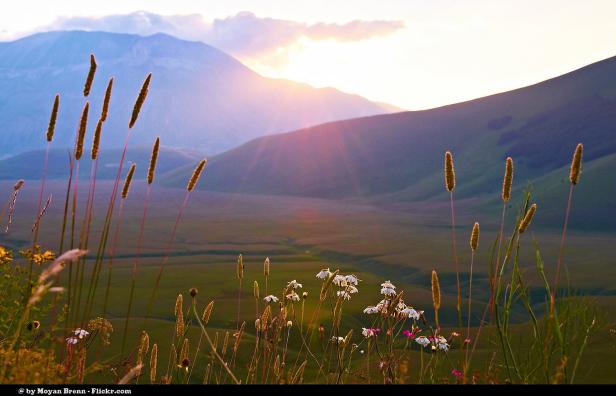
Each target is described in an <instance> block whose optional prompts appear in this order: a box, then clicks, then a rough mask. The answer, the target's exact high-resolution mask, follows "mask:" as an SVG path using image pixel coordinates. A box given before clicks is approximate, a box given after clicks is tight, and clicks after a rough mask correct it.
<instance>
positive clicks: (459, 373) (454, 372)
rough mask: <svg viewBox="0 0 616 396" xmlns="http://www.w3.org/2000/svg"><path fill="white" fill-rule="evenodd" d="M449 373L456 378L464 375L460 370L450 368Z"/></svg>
mask: <svg viewBox="0 0 616 396" xmlns="http://www.w3.org/2000/svg"><path fill="white" fill-rule="evenodd" d="M451 375H453V376H454V377H456V378H458V379H460V378H462V377H464V374H462V371H460V370H456V369H453V370H451Z"/></svg>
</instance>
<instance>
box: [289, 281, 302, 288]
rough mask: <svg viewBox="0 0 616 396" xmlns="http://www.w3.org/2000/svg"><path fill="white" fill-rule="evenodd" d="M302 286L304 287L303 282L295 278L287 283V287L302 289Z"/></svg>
mask: <svg viewBox="0 0 616 396" xmlns="http://www.w3.org/2000/svg"><path fill="white" fill-rule="evenodd" d="M301 288H302V284H301V283H297V281H296V280H295V279H293V280H292V281H291V282H289V284H288V285H287V289H301Z"/></svg>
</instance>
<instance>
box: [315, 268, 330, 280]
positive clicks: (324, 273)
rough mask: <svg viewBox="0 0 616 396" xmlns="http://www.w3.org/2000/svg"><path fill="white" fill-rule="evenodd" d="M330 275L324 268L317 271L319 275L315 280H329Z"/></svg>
mask: <svg viewBox="0 0 616 396" xmlns="http://www.w3.org/2000/svg"><path fill="white" fill-rule="evenodd" d="M330 275H331V272H330V271H329V268H325V269H322V270H321V271H319V273H318V274H317V278H319V279H322V280H325V279H327V278H329V276H330Z"/></svg>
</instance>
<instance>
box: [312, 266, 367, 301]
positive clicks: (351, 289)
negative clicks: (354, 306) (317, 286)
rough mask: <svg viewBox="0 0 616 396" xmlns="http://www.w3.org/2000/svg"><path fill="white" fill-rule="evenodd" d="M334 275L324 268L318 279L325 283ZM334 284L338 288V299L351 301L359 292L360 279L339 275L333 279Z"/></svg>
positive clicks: (318, 274) (353, 276)
mask: <svg viewBox="0 0 616 396" xmlns="http://www.w3.org/2000/svg"><path fill="white" fill-rule="evenodd" d="M332 275H333V273H332V272H331V271H330V270H329V268H324V269H322V270H321V271H319V272H318V273H317V275H316V277H317V278H319V279H321V280H323V281H326V280H327V279H329V278H330V277H331V276H332ZM332 283H333V284H334V285H335V286H337V287H338V290H337V291H336V296H337V297H338V298H342V299H343V300H350V299H351V296H352V295H353V294H355V293H358V292H359V289H357V285H358V284H359V278H358V277H357V276H355V275H341V274H337V275H336V276H334V278H333V279H332Z"/></svg>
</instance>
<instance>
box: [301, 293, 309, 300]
mask: <svg viewBox="0 0 616 396" xmlns="http://www.w3.org/2000/svg"><path fill="white" fill-rule="evenodd" d="M302 298H303V299H304V300H305V299H307V298H308V292H303V293H302Z"/></svg>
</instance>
